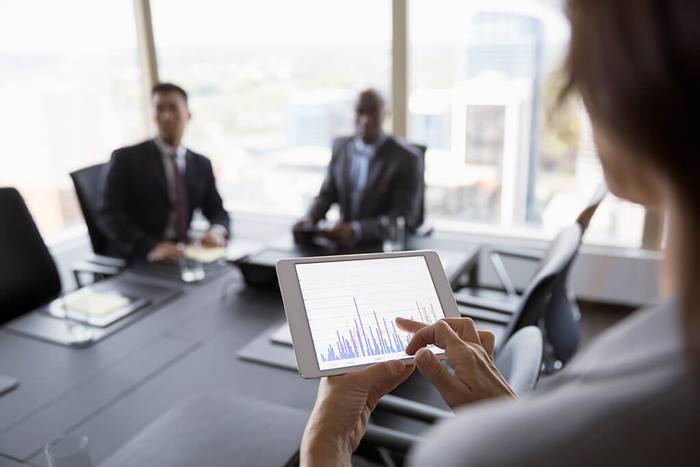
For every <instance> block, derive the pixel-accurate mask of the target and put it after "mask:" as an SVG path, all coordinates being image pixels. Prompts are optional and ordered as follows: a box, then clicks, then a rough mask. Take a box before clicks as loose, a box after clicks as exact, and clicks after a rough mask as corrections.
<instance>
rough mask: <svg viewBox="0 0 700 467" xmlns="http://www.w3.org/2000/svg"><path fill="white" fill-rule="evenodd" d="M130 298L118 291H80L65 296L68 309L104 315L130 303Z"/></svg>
mask: <svg viewBox="0 0 700 467" xmlns="http://www.w3.org/2000/svg"><path fill="white" fill-rule="evenodd" d="M129 302H130V300H129V299H128V298H126V297H124V296H122V295H120V294H118V293H116V292H93V291H91V290H86V291H78V292H75V293H73V294H70V295H68V296H66V297H65V298H64V303H65V307H66V309H67V310H68V311H74V312H77V313H82V314H86V315H92V316H102V315H106V314H108V313H111V312H113V311H115V310H118V309H120V308H124V307H126V306H128V305H129Z"/></svg>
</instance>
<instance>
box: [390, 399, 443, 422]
mask: <svg viewBox="0 0 700 467" xmlns="http://www.w3.org/2000/svg"><path fill="white" fill-rule="evenodd" d="M377 409H382V410H385V411H387V412H391V413H395V414H398V415H403V416H404V417H410V418H414V419H416V420H422V421H425V422H435V421H436V420H442V419H444V418H452V417H454V413H452V412H451V411H448V410H443V409H438V408H437V407H433V406H432V405H428V404H423V403H421V402H415V401H412V400H410V399H404V398H403V397H398V396H392V395H391V394H387V395H386V396H384V397H382V398H381V399H379V402H378V403H377Z"/></svg>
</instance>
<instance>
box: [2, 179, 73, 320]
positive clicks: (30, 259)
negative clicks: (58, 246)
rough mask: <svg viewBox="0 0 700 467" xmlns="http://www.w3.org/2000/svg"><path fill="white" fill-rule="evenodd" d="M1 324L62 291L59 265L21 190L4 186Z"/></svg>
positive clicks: (47, 300)
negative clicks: (54, 259) (47, 245)
mask: <svg viewBox="0 0 700 467" xmlns="http://www.w3.org/2000/svg"><path fill="white" fill-rule="evenodd" d="M0 219H1V220H2V221H1V222H0V258H2V263H0V323H4V322H7V321H9V320H11V319H13V318H15V317H17V316H20V315H22V314H24V313H26V312H28V311H31V310H33V309H35V308H37V307H40V306H42V305H45V304H47V303H49V302H50V301H51V300H53V299H55V298H56V297H58V296H59V295H60V293H61V279H60V277H59V275H58V270H57V269H56V264H55V263H54V261H53V258H52V257H51V253H49V250H48V248H47V247H46V244H45V243H44V240H43V239H42V238H41V234H40V233H39V230H38V229H37V227H36V224H35V223H34V219H32V215H31V214H30V213H29V210H28V209H27V206H26V204H24V200H23V199H22V196H21V195H20V194H19V192H18V191H17V190H16V189H14V188H0Z"/></svg>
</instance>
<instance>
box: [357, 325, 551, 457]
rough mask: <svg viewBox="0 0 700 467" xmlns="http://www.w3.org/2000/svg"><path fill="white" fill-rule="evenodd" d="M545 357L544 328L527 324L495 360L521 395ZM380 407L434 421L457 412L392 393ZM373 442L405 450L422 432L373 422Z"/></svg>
mask: <svg viewBox="0 0 700 467" xmlns="http://www.w3.org/2000/svg"><path fill="white" fill-rule="evenodd" d="M542 360H543V339H542V332H541V331H540V329H539V328H537V327H536V326H526V327H524V328H522V329H520V330H519V331H517V332H516V333H515V334H513V336H512V337H511V338H510V339H508V342H506V344H505V345H504V346H503V348H502V349H501V351H500V352H499V354H498V355H496V356H495V363H496V367H497V368H498V370H499V371H500V372H501V374H502V375H503V377H504V378H505V379H506V381H508V385H509V386H510V387H511V389H513V392H515V394H516V395H518V396H523V395H525V394H527V393H528V392H530V391H532V390H534V389H535V387H537V382H538V381H539V376H540V372H541V371H540V370H541V368H542ZM377 410H382V411H385V412H390V413H394V414H397V415H401V416H404V417H409V418H413V419H415V420H419V421H423V422H428V423H434V422H436V421H438V420H442V419H446V418H452V417H454V413H453V412H452V411H449V410H443V409H439V408H436V407H433V406H431V405H427V404H423V403H420V402H414V401H411V400H408V399H404V398H402V397H397V396H393V395H391V394H389V395H386V396H384V397H382V398H381V399H380V400H379V403H378V404H377ZM363 439H364V440H365V441H368V442H370V443H372V444H374V445H377V446H382V447H385V448H389V449H393V450H397V451H401V452H406V451H407V450H408V449H409V448H410V447H411V445H412V444H414V443H416V442H420V441H422V440H423V438H422V437H421V436H420V435H415V434H412V433H411V434H409V433H404V432H402V431H400V430H396V429H392V428H385V427H381V426H378V425H376V424H373V423H370V424H369V425H368V427H367V433H366V434H365V436H364V438H363Z"/></svg>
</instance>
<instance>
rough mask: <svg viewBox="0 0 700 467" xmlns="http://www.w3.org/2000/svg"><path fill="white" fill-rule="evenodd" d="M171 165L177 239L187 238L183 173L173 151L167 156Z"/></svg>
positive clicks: (185, 194) (185, 191) (185, 190)
mask: <svg viewBox="0 0 700 467" xmlns="http://www.w3.org/2000/svg"><path fill="white" fill-rule="evenodd" d="M168 158H169V159H170V162H171V163H172V165H173V175H174V176H175V213H176V222H175V227H176V232H177V239H178V240H179V241H185V240H187V227H188V225H187V189H186V188H185V175H184V174H183V173H182V171H181V170H180V166H179V165H178V164H177V154H176V153H173V154H171V155H170V156H169V157H168Z"/></svg>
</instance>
